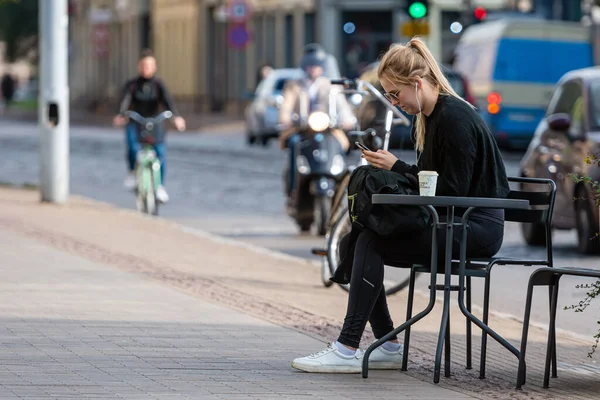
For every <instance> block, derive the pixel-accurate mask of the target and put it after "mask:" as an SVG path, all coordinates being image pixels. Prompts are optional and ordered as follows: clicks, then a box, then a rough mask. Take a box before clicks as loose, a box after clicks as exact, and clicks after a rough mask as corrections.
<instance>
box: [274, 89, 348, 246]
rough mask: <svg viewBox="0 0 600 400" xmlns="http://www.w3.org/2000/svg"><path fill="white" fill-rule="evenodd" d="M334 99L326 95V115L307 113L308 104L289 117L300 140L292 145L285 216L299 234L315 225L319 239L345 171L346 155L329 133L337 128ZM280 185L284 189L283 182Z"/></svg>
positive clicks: (327, 220)
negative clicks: (290, 183)
mask: <svg viewBox="0 0 600 400" xmlns="http://www.w3.org/2000/svg"><path fill="white" fill-rule="evenodd" d="M336 95H337V93H336V92H334V91H332V93H331V94H330V96H329V108H328V110H327V112H325V111H324V110H314V111H312V112H310V113H309V112H308V101H300V113H299V115H294V116H293V117H292V121H293V124H294V127H295V129H296V132H297V133H299V134H300V135H301V137H302V139H301V140H300V141H299V142H297V143H295V144H294V146H295V147H294V150H295V152H294V153H295V156H294V157H295V160H294V163H293V165H294V170H293V182H294V185H293V187H292V190H291V192H290V194H289V198H288V201H287V207H286V209H287V214H288V215H289V216H290V217H291V218H293V219H294V220H295V221H296V223H297V224H298V226H299V228H300V230H301V231H303V232H306V231H309V230H310V228H311V226H312V225H313V223H315V225H316V231H317V233H318V234H319V235H321V236H322V235H325V233H326V231H327V224H328V222H329V219H330V214H331V209H332V202H333V196H334V194H335V193H336V189H337V187H338V186H339V185H340V182H341V180H342V178H343V177H344V175H345V173H346V170H347V165H346V156H347V153H346V151H345V150H344V149H343V147H342V145H341V144H340V142H339V141H338V140H337V139H336V138H335V136H334V135H333V132H332V131H333V129H335V128H336V127H337V112H336V101H335V100H336V99H335V96H336ZM288 165H289V163H288ZM287 179H289V173H285V178H284V180H287ZM284 184H285V187H287V181H286V182H284Z"/></svg>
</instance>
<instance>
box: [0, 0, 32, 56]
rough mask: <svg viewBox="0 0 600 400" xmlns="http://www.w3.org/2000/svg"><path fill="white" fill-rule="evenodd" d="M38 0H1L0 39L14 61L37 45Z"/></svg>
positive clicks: (7, 53) (7, 54)
mask: <svg viewBox="0 0 600 400" xmlns="http://www.w3.org/2000/svg"><path fill="white" fill-rule="evenodd" d="M38 3H39V1H38V0H0V41H3V42H5V43H6V58H7V60H8V61H14V60H15V59H17V58H20V57H23V56H26V55H27V54H28V53H29V51H30V50H32V49H33V48H36V47H37V35H38V24H39V22H38Z"/></svg>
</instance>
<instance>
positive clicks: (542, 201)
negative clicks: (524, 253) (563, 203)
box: [504, 177, 556, 265]
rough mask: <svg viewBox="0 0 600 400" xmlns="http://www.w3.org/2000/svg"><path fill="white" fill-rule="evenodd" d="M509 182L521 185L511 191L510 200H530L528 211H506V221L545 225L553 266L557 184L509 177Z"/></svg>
mask: <svg viewBox="0 0 600 400" xmlns="http://www.w3.org/2000/svg"><path fill="white" fill-rule="evenodd" d="M508 181H509V182H514V183H518V184H519V188H518V189H514V190H511V191H510V193H509V194H508V198H511V199H522V200H528V201H529V204H530V206H531V207H530V208H529V209H527V210H505V211H504V219H505V221H511V222H520V223H532V224H540V225H544V228H545V231H546V250H547V255H548V262H549V264H550V265H552V234H551V224H552V212H553V210H554V199H555V197H556V183H554V181H553V180H551V179H541V178H518V177H509V178H508Z"/></svg>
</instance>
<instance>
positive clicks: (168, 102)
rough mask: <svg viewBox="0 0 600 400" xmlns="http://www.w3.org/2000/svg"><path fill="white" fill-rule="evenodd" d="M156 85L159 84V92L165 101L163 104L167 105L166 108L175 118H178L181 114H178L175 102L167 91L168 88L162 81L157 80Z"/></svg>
mask: <svg viewBox="0 0 600 400" xmlns="http://www.w3.org/2000/svg"><path fill="white" fill-rule="evenodd" d="M156 83H157V84H158V90H159V91H160V96H161V99H162V101H163V104H164V105H165V108H166V109H167V110H169V111H171V112H172V113H173V115H174V116H178V115H179V113H178V112H177V109H176V108H175V102H174V101H173V98H172V97H171V94H170V93H169V91H168V90H167V86H166V85H165V84H164V82H163V81H162V80H160V79H157V80H156Z"/></svg>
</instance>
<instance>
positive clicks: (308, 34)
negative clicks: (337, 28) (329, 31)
mask: <svg viewBox="0 0 600 400" xmlns="http://www.w3.org/2000/svg"><path fill="white" fill-rule="evenodd" d="M316 27H317V25H316V21H315V13H306V14H304V44H308V43H314V42H315V41H316V37H317V35H316Z"/></svg>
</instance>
